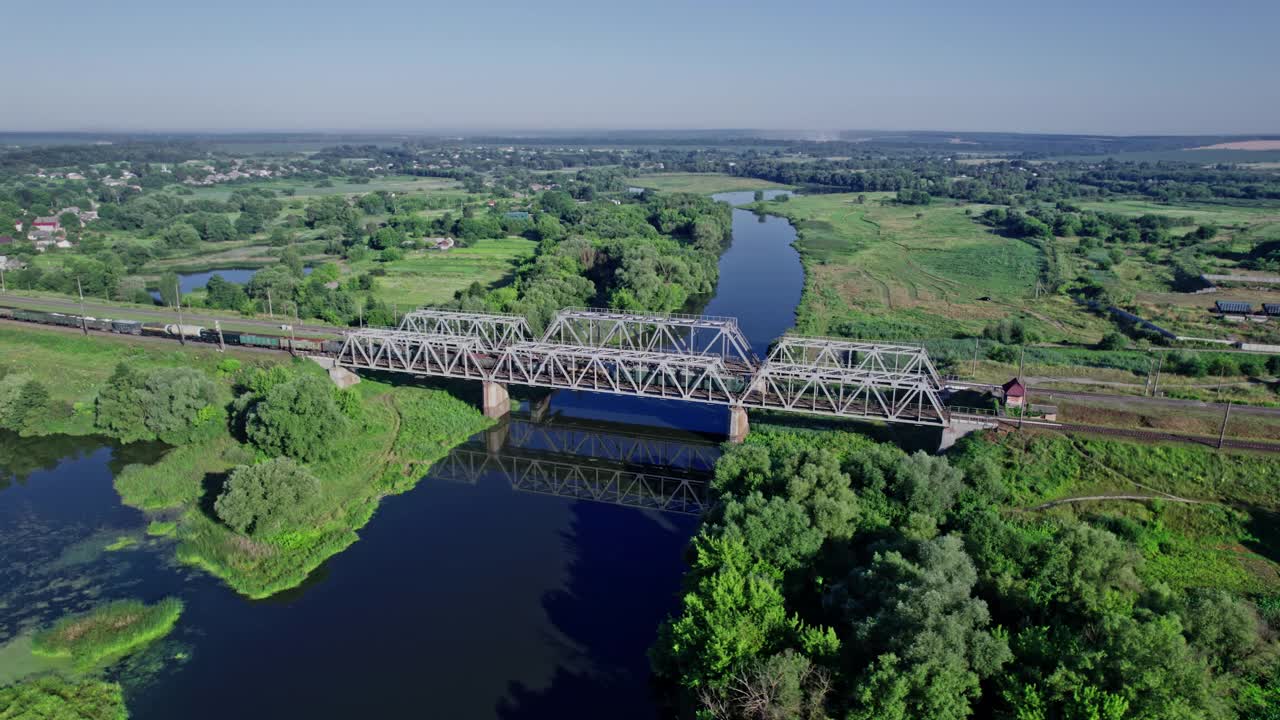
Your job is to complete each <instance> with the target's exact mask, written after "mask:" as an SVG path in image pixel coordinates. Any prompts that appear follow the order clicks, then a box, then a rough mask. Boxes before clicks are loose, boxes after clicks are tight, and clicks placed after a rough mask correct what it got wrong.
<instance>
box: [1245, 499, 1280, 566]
mask: <svg viewBox="0 0 1280 720" xmlns="http://www.w3.org/2000/svg"><path fill="white" fill-rule="evenodd" d="M1243 509H1244V510H1245V511H1246V512H1248V513H1249V522H1248V524H1247V525H1246V528H1247V529H1248V531H1249V534H1250V535H1251V536H1252V537H1254V538H1255V539H1254V540H1250V541H1248V542H1246V543H1244V546H1245V547H1247V548H1248V549H1249V550H1251V551H1253V552H1255V553H1258V554H1259V555H1261V556H1262V557H1264V558H1266V559H1268V560H1270V561H1271V562H1273V563H1280V512H1276V511H1275V510H1268V509H1265V508H1261V507H1258V506H1256V505H1250V506H1245V507H1244V508H1243Z"/></svg>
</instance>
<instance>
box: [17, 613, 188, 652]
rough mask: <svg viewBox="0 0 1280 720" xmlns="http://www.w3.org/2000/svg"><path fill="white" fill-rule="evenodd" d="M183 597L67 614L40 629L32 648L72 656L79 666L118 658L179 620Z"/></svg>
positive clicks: (154, 637)
mask: <svg viewBox="0 0 1280 720" xmlns="http://www.w3.org/2000/svg"><path fill="white" fill-rule="evenodd" d="M181 614H182V601H181V600H178V599H176V598H165V599H164V600H161V601H160V602H158V603H156V604H154V605H147V604H145V603H143V602H141V601H138V600H117V601H115V602H112V603H108V604H106V605H101V606H99V607H96V608H94V609H93V610H90V611H89V612H87V613H82V614H79V615H71V616H68V617H64V618H62V619H61V620H59V621H57V622H56V623H54V624H53V626H52V627H50V628H48V629H46V630H41V631H40V632H38V633H36V635H35V637H34V638H33V640H32V645H31V651H32V652H33V653H35V654H37V655H46V656H51V657H70V658H71V659H72V660H73V661H74V662H75V664H76V665H77V666H79V667H92V666H94V665H98V664H100V663H102V662H104V661H110V660H115V659H118V658H120V657H123V656H124V655H126V654H128V653H130V652H132V651H134V650H136V649H137V648H139V647H141V646H143V645H145V644H147V643H149V642H151V641H153V640H156V639H158V638H161V637H164V636H165V635H167V634H168V633H169V631H170V630H172V629H173V626H174V625H175V624H176V623H177V622H178V616H180V615H181Z"/></svg>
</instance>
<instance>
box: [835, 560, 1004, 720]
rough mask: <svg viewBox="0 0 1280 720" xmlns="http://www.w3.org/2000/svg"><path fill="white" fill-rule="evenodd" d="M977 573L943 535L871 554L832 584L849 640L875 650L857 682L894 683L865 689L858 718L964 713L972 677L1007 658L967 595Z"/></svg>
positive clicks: (925, 719)
mask: <svg viewBox="0 0 1280 720" xmlns="http://www.w3.org/2000/svg"><path fill="white" fill-rule="evenodd" d="M912 556H914V557H912ZM977 579H978V575H977V570H976V569H975V568H974V565H973V562H972V561H971V560H970V559H969V556H968V555H967V554H966V553H965V551H964V545H963V543H961V541H960V539H959V538H957V537H954V536H951V535H944V536H942V537H938V538H935V539H933V540H929V541H925V542H920V543H917V544H914V547H912V549H911V550H909V551H908V552H907V553H905V554H904V552H902V551H899V550H890V551H887V552H881V553H876V555H875V557H874V558H873V560H872V562H871V564H870V565H869V566H867V567H865V568H859V569H855V570H854V571H853V572H851V573H850V575H849V577H848V579H847V580H846V581H845V582H844V583H843V584H842V585H841V586H840V587H839V588H837V593H836V597H838V598H842V599H843V605H844V609H845V614H846V616H847V617H848V619H849V621H850V623H851V625H852V629H853V634H854V636H855V637H856V638H857V642H856V643H854V644H856V645H858V646H859V647H860V650H861V651H862V652H865V653H872V654H875V655H878V659H877V662H876V663H875V664H873V665H872V666H871V667H870V668H868V670H867V671H866V673H865V674H864V677H863V679H862V680H861V681H859V683H858V685H862V686H870V687H876V686H884V687H886V688H891V689H893V690H892V692H886V693H883V694H879V695H876V696H873V697H865V696H864V697H863V698H862V701H863V707H862V708H861V711H862V712H863V714H862V715H860V716H859V717H867V718H871V717H876V718H881V717H888V718H892V717H910V718H919V719H921V720H962V719H963V718H967V717H968V716H969V714H970V712H971V709H972V706H971V702H972V700H973V699H974V698H976V697H977V696H978V694H979V681H980V680H981V679H982V678H985V677H988V676H991V675H993V674H994V673H995V672H996V671H998V670H999V669H1000V666H1001V665H1003V664H1004V663H1006V662H1008V660H1009V659H1010V657H1011V654H1010V652H1009V647H1008V644H1007V643H1006V642H1005V640H1004V638H1003V637H1002V636H1000V635H996V634H994V633H992V632H991V631H990V630H988V629H987V626H988V624H989V623H990V614H989V613H988V611H987V605H986V603H985V602H983V601H982V600H980V599H978V598H975V597H974V596H973V594H972V593H973V588H974V586H975V585H976V584H977ZM903 709H905V710H906V711H907V713H906V714H905V715H903V714H902V710H903Z"/></svg>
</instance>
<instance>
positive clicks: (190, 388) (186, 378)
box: [134, 367, 221, 445]
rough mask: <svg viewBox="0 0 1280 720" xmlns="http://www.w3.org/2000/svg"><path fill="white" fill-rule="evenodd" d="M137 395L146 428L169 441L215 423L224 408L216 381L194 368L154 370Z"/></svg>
mask: <svg viewBox="0 0 1280 720" xmlns="http://www.w3.org/2000/svg"><path fill="white" fill-rule="evenodd" d="M134 397H135V399H136V401H137V402H138V404H139V405H140V406H141V407H142V412H143V415H144V418H145V421H144V422H145V424H146V428H147V430H149V431H150V432H151V433H152V434H153V435H154V436H155V437H156V438H159V439H160V440H162V441H164V442H166V443H169V444H170V445H179V444H182V443H184V442H187V441H189V440H190V439H191V437H192V436H193V434H194V432H195V431H196V430H197V429H198V428H201V427H213V426H216V421H217V420H218V419H219V416H220V411H221V408H220V407H218V406H217V404H216V403H217V401H218V388H217V385H216V384H214V382H213V380H212V379H211V378H210V377H209V376H208V375H206V374H205V373H203V372H201V371H200V370H196V369H195V368H186V367H176V368H157V369H155V370H151V371H150V372H148V373H147V374H146V375H145V376H144V378H143V380H142V383H141V385H140V387H137V389H136V391H135V393H134Z"/></svg>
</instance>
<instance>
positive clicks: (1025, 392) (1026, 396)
mask: <svg viewBox="0 0 1280 720" xmlns="http://www.w3.org/2000/svg"><path fill="white" fill-rule="evenodd" d="M1026 356H1027V346H1026V345H1023V346H1022V349H1021V351H1020V352H1019V353H1018V382H1020V383H1022V411H1021V412H1019V413H1018V429H1019V430H1021V429H1022V418H1024V417H1026V416H1027V407H1028V405H1029V402H1028V401H1029V400H1030V399H1031V388H1030V387H1029V386H1028V385H1027V383H1026V381H1025V380H1023V379H1022V361H1023V360H1024V359H1025V358H1026Z"/></svg>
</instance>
